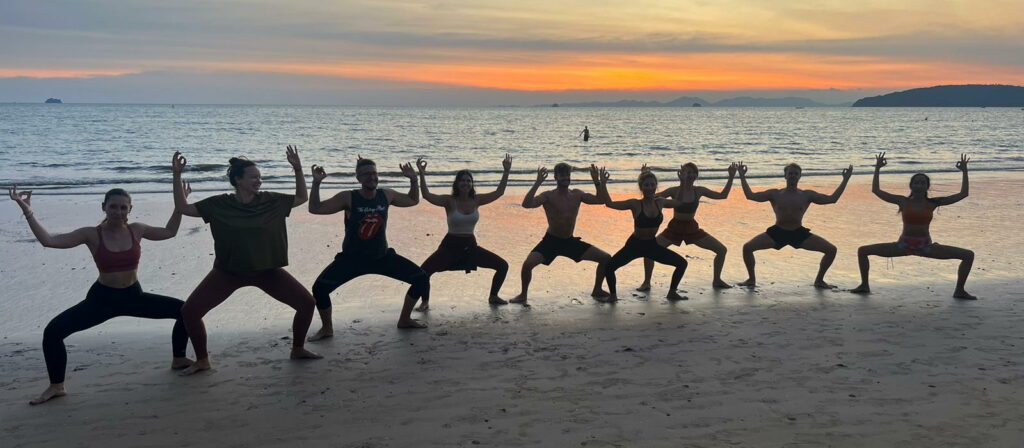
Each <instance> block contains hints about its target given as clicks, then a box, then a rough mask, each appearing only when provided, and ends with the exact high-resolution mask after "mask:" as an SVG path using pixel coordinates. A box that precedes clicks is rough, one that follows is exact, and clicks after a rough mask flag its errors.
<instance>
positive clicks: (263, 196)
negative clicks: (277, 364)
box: [171, 146, 321, 375]
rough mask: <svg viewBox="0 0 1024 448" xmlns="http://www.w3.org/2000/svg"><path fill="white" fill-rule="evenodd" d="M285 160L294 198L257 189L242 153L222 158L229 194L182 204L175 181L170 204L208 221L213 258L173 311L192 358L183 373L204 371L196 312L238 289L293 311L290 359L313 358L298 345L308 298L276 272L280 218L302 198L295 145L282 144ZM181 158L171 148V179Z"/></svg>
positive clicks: (281, 260) (202, 331)
mask: <svg viewBox="0 0 1024 448" xmlns="http://www.w3.org/2000/svg"><path fill="white" fill-rule="evenodd" d="M287 154H288V163H289V164H291V166H292V169H293V170H294V171H295V195H289V194H281V193H274V192H269V191H260V184H261V183H262V181H261V179H260V170H259V168H257V167H256V164H255V163H254V162H252V161H250V160H247V159H244V158H235V157H232V158H231V160H230V161H229V162H228V163H229V164H230V167H228V173H227V174H228V181H229V182H231V186H233V187H235V192H234V194H231V193H225V194H221V195H217V196H212V197H209V198H206V199H203V200H201V201H199V202H196V203H195V204H189V203H188V201H186V199H185V195H184V194H183V191H182V190H181V187H180V186H179V185H175V187H174V206H175V208H177V210H178V211H180V212H181V213H182V214H184V215H186V216H196V217H202V218H203V221H204V222H207V223H209V224H210V233H212V234H213V248H214V255H215V259H214V262H213V269H211V270H210V273H209V274H207V275H206V278H204V279H203V281H202V282H200V283H199V286H197V287H196V289H195V291H192V294H191V295H190V296H189V297H188V300H186V301H185V306H184V307H182V309H181V314H182V317H183V318H184V321H185V328H186V330H188V334H189V337H190V338H191V339H192V347H193V349H194V350H195V352H196V362H195V363H194V364H192V366H190V367H189V368H187V369H185V370H184V371H183V372H182V374H183V375H191V374H193V373H196V372H199V371H203V370H209V369H210V368H211V364H210V358H209V353H207V351H206V327H205V326H204V325H203V316H204V315H206V313H208V312H209V311H210V310H212V309H213V308H215V307H216V306H217V305H220V304H221V303H222V302H224V301H225V300H227V298H228V297H229V296H231V294H232V293H233V292H235V290H237V289H239V288H242V287H245V286H255V287H257V288H260V289H262V290H263V291H264V292H266V293H267V294H269V295H270V296H271V297H273V298H274V299H277V300H278V301H280V302H282V303H284V304H286V305H288V306H290V307H292V308H294V309H295V318H294V319H293V320H292V331H293V332H294V335H293V337H292V354H291V357H292V359H318V358H321V356H320V355H318V354H316V353H313V352H310V351H308V350H306V349H305V348H303V343H304V342H305V340H306V332H307V331H308V330H309V324H310V322H311V321H312V320H313V309H314V308H315V303H316V302H315V301H314V300H313V295H312V294H310V293H309V290H307V289H306V288H305V287H304V286H302V284H300V283H299V282H298V281H297V280H295V278H294V277H292V276H291V274H289V273H288V272H287V271H285V270H284V269H283V267H284V266H287V265H288V232H287V229H286V227H285V218H287V217H288V215H289V214H290V213H291V209H292V208H294V207H298V206H299V205H302V204H303V203H305V202H306V199H307V194H306V180H305V178H304V177H303V175H302V163H301V162H300V161H299V153H298V150H297V149H295V148H292V147H291V146H288V149H287ZM185 164H186V160H185V157H184V156H182V155H181V153H179V152H175V153H174V158H173V159H172V164H171V167H172V170H173V173H174V181H175V182H177V183H180V182H181V171H182V169H183V168H184V167H185Z"/></svg>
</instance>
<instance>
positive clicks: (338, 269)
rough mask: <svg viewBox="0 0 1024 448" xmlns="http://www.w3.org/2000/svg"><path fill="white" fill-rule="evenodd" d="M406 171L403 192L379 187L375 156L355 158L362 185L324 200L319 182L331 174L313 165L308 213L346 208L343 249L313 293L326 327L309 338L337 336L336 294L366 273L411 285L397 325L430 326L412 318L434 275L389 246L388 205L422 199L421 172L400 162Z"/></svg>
mask: <svg viewBox="0 0 1024 448" xmlns="http://www.w3.org/2000/svg"><path fill="white" fill-rule="evenodd" d="M399 168H401V169H402V174H404V175H405V177H408V178H409V193H408V194H402V193H399V192H397V191H395V190H392V189H389V188H381V189H378V188H377V181H378V178H377V165H376V164H375V163H374V162H373V161H372V160H370V159H364V158H359V161H358V162H356V179H358V180H359V184H360V185H361V188H360V189H358V190H351V191H343V192H341V193H338V194H336V195H334V197H332V198H330V199H328V200H326V201H321V200H320V183H321V182H323V180H324V178H325V177H327V173H326V172H324V168H323V167H322V166H316V165H313V188H312V192H311V193H310V195H309V212H310V213H312V214H314V215H331V214H334V213H338V212H340V211H344V212H345V240H344V241H343V242H342V244H341V252H340V253H338V255H336V256H335V257H334V261H333V262H331V264H330V265H328V266H327V267H326V268H325V269H324V270H323V272H321V273H320V275H319V276H318V277H317V278H316V281H315V282H313V297H314V298H315V299H316V308H317V310H318V311H319V313H320V320H321V321H322V322H323V326H322V327H321V328H320V331H317V332H316V334H314V335H313V336H310V337H309V340H310V341H318V340H320V339H325V338H329V337H331V336H333V335H334V325H333V323H332V320H331V292H333V291H334V290H335V289H338V287H339V286H341V285H343V284H345V283H346V282H348V281H349V280H352V279H354V278H356V277H359V276H361V275H366V274H379V275H384V276H388V277H391V278H393V279H396V280H401V281H403V282H406V283H409V284H410V285H412V287H411V288H409V293H408V294H407V295H406V296H405V303H404V304H403V305H402V313H401V315H399V318H398V328H426V324H424V323H422V322H420V321H417V320H415V319H413V318H412V317H410V315H411V314H412V307H413V306H414V305H416V302H417V301H418V300H419V299H420V297H421V296H422V295H423V294H424V293H427V292H429V291H430V278H429V277H428V276H427V274H426V272H423V269H420V267H419V266H418V265H416V263H413V262H412V261H409V259H407V258H405V257H403V256H401V255H398V254H397V253H395V250H394V249H392V248H390V247H388V239H387V225H388V208H389V207H390V206H392V205H394V206H395V207H412V206H414V205H416V204H417V203H419V201H420V189H419V185H418V184H417V183H416V171H414V170H413V168H412V165H411V164H408V163H407V164H405V165H401V166H400V167H399Z"/></svg>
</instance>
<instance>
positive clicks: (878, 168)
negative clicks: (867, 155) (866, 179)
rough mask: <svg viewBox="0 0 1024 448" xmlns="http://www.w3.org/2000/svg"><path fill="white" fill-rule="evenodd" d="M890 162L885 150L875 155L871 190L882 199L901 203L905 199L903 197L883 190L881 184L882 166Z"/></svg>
mask: <svg viewBox="0 0 1024 448" xmlns="http://www.w3.org/2000/svg"><path fill="white" fill-rule="evenodd" d="M888 163H889V161H888V160H886V159H885V152H880V153H878V154H876V155H875V176H874V177H873V178H872V179H871V192H872V193H874V194H875V196H878V199H881V200H883V201H885V202H888V203H890V204H897V205H899V203H900V202H901V201H902V200H903V197H902V196H898V195H895V194H892V193H889V192H888V191H884V190H882V187H881V186H880V184H879V177H881V174H882V167H883V166H885V165H887V164H888Z"/></svg>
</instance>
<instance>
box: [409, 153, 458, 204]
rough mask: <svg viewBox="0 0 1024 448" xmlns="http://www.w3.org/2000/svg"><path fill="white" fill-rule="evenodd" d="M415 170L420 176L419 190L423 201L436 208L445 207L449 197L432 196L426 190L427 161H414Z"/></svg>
mask: <svg viewBox="0 0 1024 448" xmlns="http://www.w3.org/2000/svg"><path fill="white" fill-rule="evenodd" d="M416 170H417V171H418V172H419V175H420V190H421V191H422V192H423V199H426V200H427V202H429V203H431V204H434V205H436V206H438V207H447V206H448V199H449V198H450V197H451V196H448V195H440V194H433V193H431V192H430V190H429V189H427V161H426V160H423V159H416Z"/></svg>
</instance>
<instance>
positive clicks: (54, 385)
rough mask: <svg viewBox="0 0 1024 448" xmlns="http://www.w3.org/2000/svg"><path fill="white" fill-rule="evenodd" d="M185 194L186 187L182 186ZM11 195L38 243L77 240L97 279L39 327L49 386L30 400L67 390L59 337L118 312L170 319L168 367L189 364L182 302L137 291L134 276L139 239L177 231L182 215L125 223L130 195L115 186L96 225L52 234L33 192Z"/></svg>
mask: <svg viewBox="0 0 1024 448" xmlns="http://www.w3.org/2000/svg"><path fill="white" fill-rule="evenodd" d="M183 188H184V190H185V192H186V193H188V192H191V189H190V188H189V187H188V186H187V185H185V186H183ZM9 193H10V197H11V199H12V200H14V201H15V202H17V203H18V205H19V206H21V211H22V212H23V213H24V214H25V219H26V220H27V221H28V225H29V227H30V228H31V229H32V233H33V234H34V235H35V237H36V239H37V240H39V242H40V243H42V245H43V247H52V248H56V249H70V248H72V247H77V246H80V245H82V244H84V245H86V246H87V247H88V248H89V252H91V253H92V257H93V259H94V260H95V261H96V268H97V269H98V270H99V271H100V275H99V278H98V279H97V280H96V283H93V285H92V288H89V293H88V294H87V295H86V296H85V300H83V301H81V302H80V303H78V304H77V305H75V306H73V307H71V308H68V309H67V310H65V311H64V312H62V313H60V314H58V315H57V317H54V318H53V320H51V321H50V323H49V324H47V325H46V329H45V330H43V357H44V358H45V359H46V370H47V373H48V374H49V376H50V387H47V388H46V390H45V391H43V393H42V394H41V395H39V397H38V398H36V399H35V400H32V401H30V402H29V403H30V404H40V403H43V402H46V401H49V400H50V399H53V398H57V397H62V396H64V395H65V394H67V391H66V390H65V389H64V372H65V370H66V367H67V358H68V353H67V350H66V349H65V347H64V339H65V338H67V337H68V336H70V335H72V334H74V333H77V332H79V331H82V330H86V329H89V328H92V327H95V326H97V325H99V324H101V323H103V322H106V321H107V320H109V319H111V318H114V317H118V316H133V317H144V318H147V319H174V320H175V322H174V329H173V330H172V332H171V346H172V351H173V356H174V359H173V360H172V361H171V368H172V369H184V368H186V367H188V366H190V365H192V360H190V359H188V358H186V357H185V347H186V346H187V345H188V334H187V333H186V332H185V326H184V324H183V323H182V319H181V306H182V305H183V304H184V303H185V302H182V301H181V300H178V299H174V298H171V297H165V296H160V295H156V294H150V293H146V292H142V287H141V286H139V280H138V276H137V275H136V273H137V269H138V267H139V258H140V257H141V256H142V247H141V244H142V240H143V239H147V240H154V241H159V240H166V239H168V238H173V237H174V236H175V235H177V234H178V226H179V224H181V213H179V212H177V211H175V212H173V213H172V214H171V219H169V220H168V221H167V225H166V226H164V227H152V226H148V225H146V224H142V223H139V222H133V223H128V213H129V212H130V211H131V209H132V198H131V196H129V195H128V192H127V191H124V190H122V189H120V188H115V189H112V190H110V191H108V192H107V194H106V195H105V196H104V197H103V203H102V205H101V208H102V210H103V213H104V214H105V215H106V219H104V220H103V222H102V223H100V225H98V226H96V227H82V228H80V229H78V230H75V231H73V232H71V233H63V234H57V235H51V234H50V233H49V232H47V231H46V229H44V228H43V226H42V224H40V223H39V221H37V220H36V218H35V215H34V214H33V213H32V192H31V191H22V192H19V191H18V190H17V187H12V188H11V189H10V192H9Z"/></svg>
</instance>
